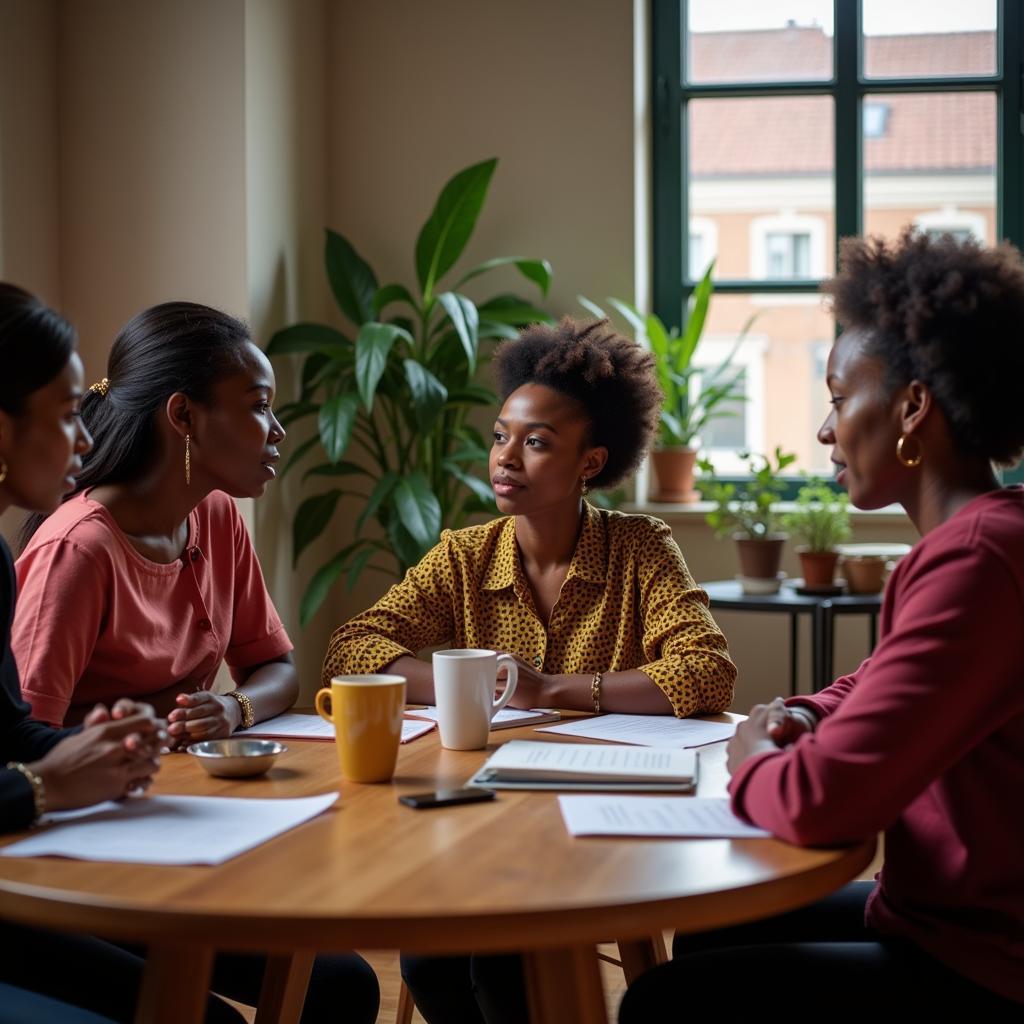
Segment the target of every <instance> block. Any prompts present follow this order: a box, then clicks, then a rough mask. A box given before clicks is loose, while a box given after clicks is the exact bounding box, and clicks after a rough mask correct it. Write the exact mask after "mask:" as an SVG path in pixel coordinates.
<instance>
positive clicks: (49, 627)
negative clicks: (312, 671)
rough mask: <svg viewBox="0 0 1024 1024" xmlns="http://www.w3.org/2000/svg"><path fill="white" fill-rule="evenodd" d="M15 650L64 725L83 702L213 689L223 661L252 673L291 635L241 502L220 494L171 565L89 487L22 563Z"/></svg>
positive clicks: (46, 707)
mask: <svg viewBox="0 0 1024 1024" xmlns="http://www.w3.org/2000/svg"><path fill="white" fill-rule="evenodd" d="M16 572H17V577H18V604H17V613H16V615H15V619H14V628H13V631H12V635H11V646H12V649H13V651H14V656H15V659H16V661H17V664H18V670H19V672H20V674H21V687H22V694H23V696H24V698H25V700H26V701H28V703H29V704H31V705H32V712H33V714H34V715H35V717H37V718H40V719H42V720H43V721H45V722H50V723H51V724H53V725H60V724H61V723H62V722H63V721H64V716H65V713H66V712H67V709H68V707H69V705H71V704H90V705H91V704H93V703H95V702H96V701H102V702H104V703H107V704H109V703H110V702H112V701H114V700H116V699H117V698H118V697H133V698H140V699H144V698H145V697H146V695H147V694H151V693H155V692H157V691H158V690H163V689H165V688H166V687H168V686H170V685H171V684H175V683H181V684H184V686H185V687H186V688H187V689H190V690H195V689H209V688H210V687H211V686H212V685H213V681H214V678H215V676H216V674H217V669H218V668H219V667H220V663H221V661H222V660H226V661H227V663H228V665H229V666H231V667H232V668H239V669H241V668H248V667H251V666H255V665H260V664H263V663H264V662H266V661H271V660H273V659H274V658H279V657H280V656H281V655H283V654H286V653H287V652H288V651H290V650H291V649H292V644H291V641H290V640H289V639H288V635H287V633H286V632H285V629H284V626H283V625H282V624H281V620H280V619H279V618H278V615H277V612H276V611H275V609H274V605H273V602H272V601H271V600H270V596H269V595H268V593H267V588H266V585H265V584H264V581H263V573H262V572H261V571H260V566H259V562H258V561H257V558H256V553H255V551H254V550H253V547H252V542H251V540H250V538H249V533H248V530H247V529H246V527H245V523H244V522H243V521H242V518H241V516H240V515H239V513H238V510H237V508H236V507H235V503H234V502H233V501H232V500H231V498H229V497H228V496H227V495H226V494H223V493H221V492H219V491H215V492H213V493H212V494H210V495H209V496H208V497H206V498H205V499H204V500H203V501H201V502H200V503H199V505H198V506H197V507H196V508H195V509H194V510H193V511H192V513H191V514H190V515H189V538H188V543H187V545H186V548H185V550H184V552H183V553H182V555H181V557H180V558H178V559H176V560H175V561H173V562H171V563H169V564H163V563H160V562H151V561H150V560H149V559H147V558H145V557H143V556H142V555H141V554H139V552H138V551H136V549H135V548H134V547H132V545H131V543H130V542H129V541H128V538H127V537H125V535H124V534H123V533H122V532H121V529H120V528H119V527H118V525H117V524H116V523H115V521H114V519H113V517H112V516H111V515H110V512H109V511H108V510H107V509H106V508H105V507H104V506H103V505H100V504H99V503H97V502H95V501H92V500H91V499H90V498H89V497H88V495H87V494H80V495H76V496H75V497H74V498H72V499H70V500H69V501H67V502H65V504H63V505H62V506H61V507H60V508H59V509H58V510H57V511H56V512H54V513H53V515H51V516H50V517H49V518H48V519H47V520H46V521H45V522H44V523H43V524H42V526H40V528H39V530H38V532H37V533H36V534H35V536H34V537H33V538H32V541H31V542H30V544H29V546H28V547H27V548H26V550H25V552H24V553H23V554H22V556H21V557H20V558H19V559H18V561H17V565H16Z"/></svg>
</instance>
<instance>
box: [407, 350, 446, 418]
mask: <svg viewBox="0 0 1024 1024" xmlns="http://www.w3.org/2000/svg"><path fill="white" fill-rule="evenodd" d="M403 365H404V367H405V379H406V380H407V381H408V383H409V392H410V394H411V395H412V408H413V415H414V416H415V418H416V425H417V426H418V427H419V429H420V430H422V431H423V432H424V433H426V432H427V431H428V430H430V429H431V428H432V427H433V426H434V422H435V421H436V419H437V416H438V413H440V411H441V410H442V409H443V408H444V403H445V402H446V401H447V399H448V389H447V388H446V387H445V386H444V385H443V384H442V383H441V382H440V381H439V380H438V379H437V378H436V377H435V376H434V375H433V374H432V373H431V372H430V371H429V370H428V369H427V368H426V367H425V366H423V365H422V364H420V363H417V362H416V360H415V359H406V360H405V362H404V364H403Z"/></svg>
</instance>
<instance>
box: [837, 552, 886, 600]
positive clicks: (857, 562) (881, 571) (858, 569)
mask: <svg viewBox="0 0 1024 1024" xmlns="http://www.w3.org/2000/svg"><path fill="white" fill-rule="evenodd" d="M885 568H886V563H885V559H884V558H882V557H881V556H878V555H861V556H855V557H850V556H844V557H843V575H844V576H845V577H846V582H847V584H848V585H849V588H850V593H851V594H877V593H879V592H880V591H881V589H882V587H883V585H884V584H885Z"/></svg>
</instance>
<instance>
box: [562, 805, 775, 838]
mask: <svg viewBox="0 0 1024 1024" xmlns="http://www.w3.org/2000/svg"><path fill="white" fill-rule="evenodd" d="M558 803H559V806H560V807H561V809H562V817H563V818H564V819H565V827H566V828H567V829H568V830H569V832H570V833H571V834H572V835H574V836H652V837H655V836H662V837H672V838H677V839H762V838H769V837H770V836H771V833H770V832H765V831H764V830H763V829H759V828H755V827H754V826H753V825H748V824H747V823H746V822H745V821H741V820H740V819H739V818H737V817H736V815H735V814H733V813H732V811H731V810H730V809H729V801H728V799H726V798H725V797H722V798H717V797H711V798H708V797H692V796H691V797H656V796H623V797H616V796H560V797H559V798H558Z"/></svg>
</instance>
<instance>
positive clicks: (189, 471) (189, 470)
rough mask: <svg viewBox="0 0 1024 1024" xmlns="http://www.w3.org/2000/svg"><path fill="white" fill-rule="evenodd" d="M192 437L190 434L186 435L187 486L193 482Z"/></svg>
mask: <svg viewBox="0 0 1024 1024" xmlns="http://www.w3.org/2000/svg"><path fill="white" fill-rule="evenodd" d="M190 447H191V438H190V437H189V436H188V434H186V435H185V486H186V487H188V486H189V485H190V484H191V483H192V458H191V452H190V451H189V449H190Z"/></svg>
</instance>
